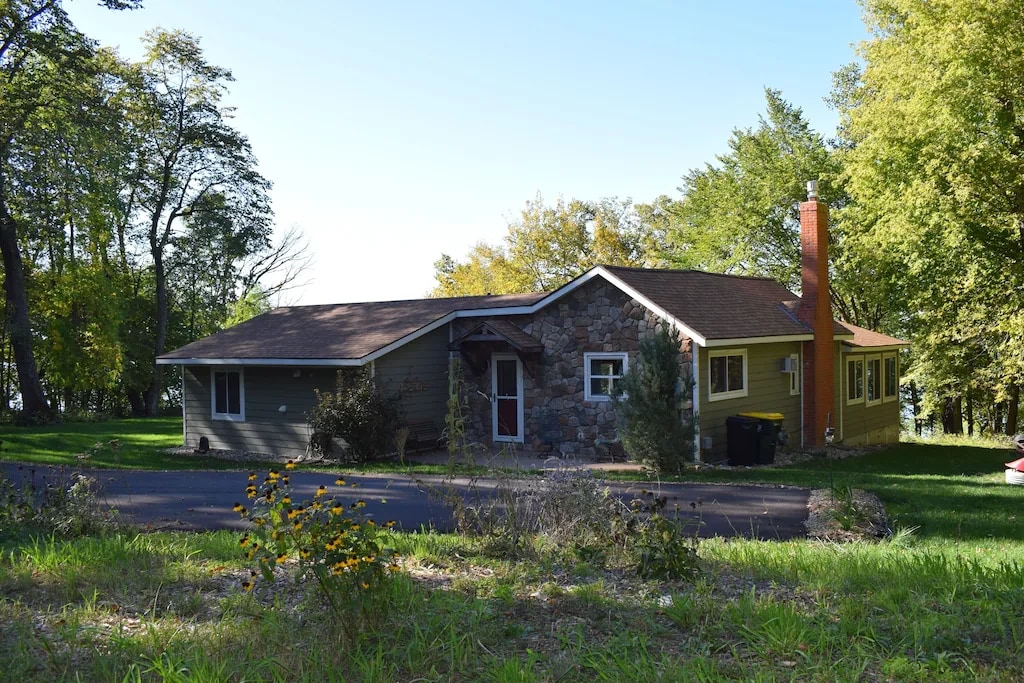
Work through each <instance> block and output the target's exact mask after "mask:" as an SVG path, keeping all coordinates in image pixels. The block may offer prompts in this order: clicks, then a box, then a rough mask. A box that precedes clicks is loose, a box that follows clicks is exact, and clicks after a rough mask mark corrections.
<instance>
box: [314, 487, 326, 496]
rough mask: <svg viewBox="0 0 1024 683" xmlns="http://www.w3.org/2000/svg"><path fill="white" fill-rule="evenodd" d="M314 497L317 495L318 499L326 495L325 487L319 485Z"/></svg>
mask: <svg viewBox="0 0 1024 683" xmlns="http://www.w3.org/2000/svg"><path fill="white" fill-rule="evenodd" d="M316 495H317V496H318V497H319V496H324V495H327V487H326V486H323V485H321V486H320V487H318V488H317V490H316Z"/></svg>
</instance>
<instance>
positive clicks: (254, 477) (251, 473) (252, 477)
mask: <svg viewBox="0 0 1024 683" xmlns="http://www.w3.org/2000/svg"><path fill="white" fill-rule="evenodd" d="M249 481H256V473H255V472H250V473H249Z"/></svg>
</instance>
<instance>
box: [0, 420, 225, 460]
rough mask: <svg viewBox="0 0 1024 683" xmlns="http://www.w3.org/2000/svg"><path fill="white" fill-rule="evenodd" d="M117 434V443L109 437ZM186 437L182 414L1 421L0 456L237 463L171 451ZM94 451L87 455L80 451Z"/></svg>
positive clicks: (29, 458) (5, 457) (11, 458)
mask: <svg viewBox="0 0 1024 683" xmlns="http://www.w3.org/2000/svg"><path fill="white" fill-rule="evenodd" d="M113 440H116V441H117V444H118V445H117V448H111V447H110V442H111V441H113ZM181 443H182V433H181V418H179V417H158V418H145V419H130V420H109V421H105V422H69V423H66V424H56V425H47V426H45V427H11V426H9V425H5V426H3V427H0V459H2V460H7V461H15V462H30V463H36V464H41V465H87V466H89V467H119V468H124V469H140V470H182V469H217V470H224V469H238V467H239V466H238V464H237V463H231V462H227V461H224V460H218V459H216V458H200V457H195V456H181V455H170V454H167V453H165V452H164V449H167V448H172V447H174V446H180V445H181ZM85 453H91V454H90V455H89V456H88V457H87V458H80V457H78V456H79V455H80V454H85Z"/></svg>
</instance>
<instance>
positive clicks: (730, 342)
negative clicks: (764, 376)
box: [703, 334, 814, 349]
mask: <svg viewBox="0 0 1024 683" xmlns="http://www.w3.org/2000/svg"><path fill="white" fill-rule="evenodd" d="M813 339H814V335H813V334H786V335H780V336H778V337H738V338H735V339H709V340H708V341H707V343H706V344H704V345H703V346H704V347H705V348H708V349H713V348H715V347H719V346H747V345H750V344H774V343H776V342H796V341H811V340H813Z"/></svg>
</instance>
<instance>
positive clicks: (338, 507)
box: [331, 503, 345, 515]
mask: <svg viewBox="0 0 1024 683" xmlns="http://www.w3.org/2000/svg"><path fill="white" fill-rule="evenodd" d="M344 511H345V508H344V507H342V505H341V503H335V504H334V506H333V507H332V508H331V514H332V515H340V514H341V513H342V512H344Z"/></svg>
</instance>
